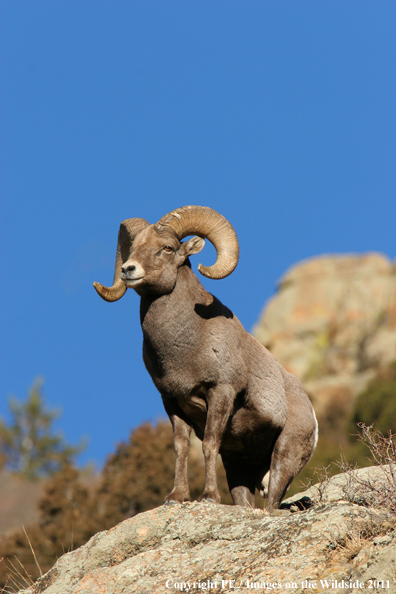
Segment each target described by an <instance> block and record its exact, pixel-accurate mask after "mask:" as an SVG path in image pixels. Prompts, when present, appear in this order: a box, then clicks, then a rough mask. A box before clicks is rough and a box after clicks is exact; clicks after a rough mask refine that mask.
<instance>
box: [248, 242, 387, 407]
mask: <svg viewBox="0 0 396 594" xmlns="http://www.w3.org/2000/svg"><path fill="white" fill-rule="evenodd" d="M253 334H254V336H255V337H256V338H257V339H258V340H259V341H260V342H261V343H262V344H263V345H264V346H266V347H267V348H269V350H270V351H271V352H272V353H273V354H274V356H275V357H276V358H277V359H278V360H279V361H280V363H282V365H283V366H284V367H285V368H286V369H288V371H290V372H291V373H294V374H295V375H296V376H297V377H298V378H299V379H300V380H301V381H302V383H303V385H304V387H305V389H306V390H307V391H308V393H309V394H310V395H311V396H312V399H313V402H314V405H315V408H316V411H317V413H318V414H319V415H320V414H321V411H322V410H323V409H324V408H325V407H326V406H327V405H328V403H329V402H331V401H332V399H333V397H334V395H335V394H336V393H337V394H338V393H339V392H340V390H341V391H342V394H343V398H349V399H353V398H354V397H355V396H356V395H357V394H358V393H359V392H361V391H362V390H363V389H364V388H365V387H366V386H367V384H368V382H369V381H370V380H371V379H372V378H373V377H374V376H375V375H376V372H377V370H378V368H380V367H384V366H386V365H388V364H389V363H391V362H393V361H395V360H396V273H395V266H394V264H393V263H392V262H391V261H390V260H389V258H387V257H386V256H384V255H382V254H377V253H368V254H363V255H356V254H350V255H326V256H320V257H317V258H312V259H310V260H307V261H305V262H301V263H299V264H297V265H295V266H293V267H292V268H291V269H290V270H288V271H287V272H286V274H285V275H284V276H283V277H282V278H281V280H280V282H279V287H278V291H277V292H276V294H275V295H274V296H273V297H272V299H270V301H269V302H268V303H267V305H266V306H265V309H264V311H263V313H262V315H261V317H260V319H259V321H258V323H257V325H256V326H255V328H254V329H253Z"/></svg>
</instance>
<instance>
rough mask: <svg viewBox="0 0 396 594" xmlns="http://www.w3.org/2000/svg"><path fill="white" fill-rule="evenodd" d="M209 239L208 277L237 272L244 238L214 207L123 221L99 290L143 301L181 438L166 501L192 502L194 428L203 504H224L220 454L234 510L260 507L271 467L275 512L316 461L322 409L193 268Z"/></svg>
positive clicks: (147, 348)
mask: <svg viewBox="0 0 396 594" xmlns="http://www.w3.org/2000/svg"><path fill="white" fill-rule="evenodd" d="M193 234H194V235H195V237H192V238H191V239H189V240H188V241H185V242H182V241H181V240H182V239H183V238H185V237H187V236H189V235H193ZM204 238H207V239H208V240H209V241H210V242H211V243H212V244H213V245H214V247H215V248H216V251H217V260H216V262H215V264H214V265H213V266H210V267H204V266H202V265H201V264H200V265H199V266H198V270H199V271H200V273H201V274H203V275H204V276H206V277H208V278H213V279H220V278H224V277H226V276H228V275H229V274H231V272H232V271H233V270H234V268H235V266H236V265H237V262H238V257H239V247H238V240H237V237H236V234H235V231H234V229H233V227H232V226H231V224H230V223H229V222H228V221H227V220H226V219H225V218H224V217H223V216H222V215H221V214H219V213H218V212H216V211H214V210H213V209H211V208H208V207H202V206H185V207H183V208H180V209H177V210H174V211H172V212H170V213H169V214H167V215H166V216H164V217H163V218H162V219H161V220H160V221H159V222H158V223H156V224H155V225H150V224H149V223H148V222H147V221H146V220H144V219H138V218H135V219H128V220H125V221H123V222H122V223H121V226H120V230H119V234H118V245H117V254H116V264H115V274H114V282H113V286H112V287H104V286H103V285H101V284H99V283H94V287H95V289H96V291H97V292H98V293H99V295H100V296H101V297H102V298H103V299H105V300H106V301H116V300H118V299H120V298H121V297H122V296H123V295H124V294H125V292H126V290H127V288H132V289H134V290H135V291H136V293H138V295H139V296H140V320H141V326H142V330H143V359H144V363H145V365H146V368H147V370H148V372H149V374H150V375H151V377H152V380H153V382H154V384H155V386H156V387H157V389H158V390H159V392H160V394H161V396H162V400H163V404H164V407H165V410H166V412H167V414H168V415H169V418H170V421H171V423H172V427H173V435H174V450H175V456H176V462H175V466H176V468H175V483H174V488H173V490H172V492H171V493H170V494H169V495H168V496H167V497H166V498H165V502H167V503H173V502H175V503H182V502H183V501H186V500H188V499H189V498H190V491H189V486H188V480H187V459H188V453H189V448H190V434H191V430H192V429H194V431H195V433H196V435H197V436H198V437H199V439H200V440H202V442H203V443H202V448H203V454H204V458H205V487H204V491H203V494H202V495H201V497H200V500H207V501H213V502H219V501H220V494H219V490H218V487H217V478H216V459H217V456H218V454H219V453H220V455H221V458H222V460H223V464H224V468H225V471H226V475H227V482H228V486H229V489H230V492H231V496H232V499H233V501H234V503H235V504H236V505H243V506H252V507H254V493H255V489H256V488H258V489H259V490H260V491H261V493H264V491H265V481H264V477H265V475H266V474H267V473H268V471H270V481H269V487H268V502H267V509H268V510H269V511H270V510H272V509H276V508H278V507H279V505H280V502H281V500H282V497H283V496H284V494H285V492H286V490H287V489H288V487H289V485H290V483H291V482H292V480H293V479H294V477H295V476H296V475H297V474H298V473H299V472H300V470H301V469H302V468H303V467H304V466H305V464H306V463H307V462H308V460H309V459H310V457H311V456H312V453H313V451H314V448H315V445H316V441H317V434H318V431H317V422H316V418H315V413H314V411H313V408H312V405H311V403H310V401H309V398H308V396H307V395H306V394H305V392H304V390H303V388H302V386H301V384H300V382H299V381H298V379H297V378H296V377H295V376H293V375H291V374H290V373H288V372H287V371H285V369H283V367H282V366H281V365H280V363H278V361H277V360H276V359H275V358H274V357H273V356H272V354H271V353H270V352H269V351H268V350H267V349H266V348H265V347H264V346H262V345H261V344H260V343H259V342H258V341H257V340H255V338H253V337H252V336H251V335H250V334H248V333H247V332H246V330H245V329H244V328H243V326H242V325H241V323H240V322H239V320H238V319H237V318H236V317H235V316H234V314H233V313H232V312H231V311H230V310H229V309H228V308H227V307H226V306H224V305H223V304H222V303H221V302H220V301H219V300H218V299H216V297H214V296H213V295H211V294H210V293H208V292H207V291H206V290H205V289H204V288H203V286H202V285H201V283H200V282H199V280H198V278H197V277H196V275H195V274H194V273H193V271H192V270H191V265H190V261H189V256H191V255H193V254H197V253H198V252H200V251H201V250H202V248H203V246H204V243H205V241H204ZM254 280H255V279H254V277H253V278H252V283H254ZM245 290H246V291H248V290H251V287H250V288H249V287H246V288H245Z"/></svg>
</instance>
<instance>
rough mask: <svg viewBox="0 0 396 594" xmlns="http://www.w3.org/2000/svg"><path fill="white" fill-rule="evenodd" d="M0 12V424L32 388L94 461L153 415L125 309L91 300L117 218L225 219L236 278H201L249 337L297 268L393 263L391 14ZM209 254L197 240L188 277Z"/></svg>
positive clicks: (156, 403)
mask: <svg viewBox="0 0 396 594" xmlns="http://www.w3.org/2000/svg"><path fill="white" fill-rule="evenodd" d="M0 12H1V18H0V23H1V24H0V28H1V30H0V48H1V51H0V66H1V80H2V84H1V89H0V93H1V96H0V100H1V114H2V117H1V122H0V126H1V130H0V136H1V141H0V142H1V182H0V183H1V210H2V217H1V234H0V235H1V251H2V279H3V290H2V292H1V297H0V299H1V315H2V318H3V320H2V328H3V338H2V341H1V342H2V344H1V349H2V352H1V359H2V373H1V376H0V388H1V389H0V415H6V412H7V397H8V396H9V395H10V394H15V395H16V396H17V397H18V398H24V397H25V395H26V392H27V389H28V387H29V386H30V385H31V384H32V382H33V380H34V378H35V377H37V376H43V377H44V378H45V388H44V394H45V397H46V400H47V402H48V404H49V405H50V406H53V407H61V408H62V409H63V415H62V417H61V418H60V420H59V421H58V424H57V427H58V428H59V429H61V430H62V431H63V432H64V434H65V437H66V439H67V440H69V441H70V442H74V443H75V442H77V441H78V439H79V438H80V437H81V436H82V435H86V436H88V437H89V439H90V443H89V446H88V448H87V450H86V452H85V454H84V455H83V456H81V458H80V462H81V463H85V462H86V461H88V460H96V462H97V464H98V465H99V466H100V465H101V464H102V463H103V461H104V459H105V457H106V455H108V454H110V453H111V452H113V451H114V448H115V445H116V443H117V442H119V441H121V440H122V439H127V437H128V435H129V432H130V430H131V429H132V428H133V427H136V426H137V425H139V424H140V423H141V422H142V421H144V420H156V419H158V418H160V417H164V412H163V408H162V402H161V398H160V396H159V394H158V393H157V391H156V389H155V388H154V386H153V384H152V382H151V379H150V377H149V376H148V374H147V372H146V370H145V368H144V365H143V362H142V358H141V330H140V326H139V320H138V317H139V316H138V308H139V300H138V297H137V295H136V294H135V293H133V292H132V291H128V292H127V294H126V296H125V297H124V298H123V299H122V300H120V301H119V302H117V303H113V304H108V303H105V302H104V301H102V300H101V299H100V298H99V297H98V296H97V295H96V293H95V291H94V289H93V287H92V282H93V281H99V282H101V283H103V284H107V285H108V284H111V281H112V278H113V266H114V257H115V247H116V239H117V232H118V227H119V224H120V222H121V221H122V220H123V219H125V218H130V217H143V218H146V219H147V220H149V221H150V222H156V221H157V220H158V219H160V218H161V217H162V216H163V215H164V214H166V213H167V212H169V211H170V210H172V209H174V208H177V207H180V206H184V205H186V204H200V205H205V206H210V207H212V208H215V209H216V210H218V211H220V212H221V213H222V214H223V215H224V216H226V217H227V218H228V219H229V220H230V222H231V223H232V224H233V226H234V228H235V230H236V232H237V235H238V238H239V241H240V248H241V256H240V261H239V264H238V266H237V268H236V270H235V272H234V273H233V274H232V275H231V276H230V277H228V278H227V279H224V280H222V281H213V280H209V279H206V278H204V277H200V280H201V282H202V283H203V285H204V286H205V287H206V288H207V289H208V290H209V291H210V292H212V293H214V294H216V295H217V297H219V298H220V299H221V300H222V301H223V302H225V303H226V304H227V305H228V306H229V307H230V308H231V309H232V310H233V311H234V313H235V314H236V315H237V316H238V317H239V319H240V320H241V321H242V323H243V324H244V326H245V327H246V328H247V329H248V330H249V329H251V328H252V326H253V324H254V323H255V322H256V320H257V318H258V316H259V314H260V311H261V310H262V308H263V306H264V303H265V302H266V300H268V298H269V297H270V296H271V295H272V294H273V292H274V290H275V287H276V282H277V280H278V279H279V277H280V276H281V275H282V274H283V273H284V272H285V270H286V269H287V268H288V267H289V266H291V265H293V264H294V263H296V262H298V261H299V260H301V259H303V258H309V257H311V256H315V255H318V254H323V253H335V252H337V253H340V252H341V253H342V252H366V251H379V252H383V253H385V254H387V255H388V256H389V257H390V258H392V259H393V258H395V256H396V245H395V222H396V216H395V215H396V201H395V198H396V192H395V190H396V179H395V165H396V129H395V128H396V126H395V124H396V117H395V105H396V82H395V81H396V78H395V69H396V66H395V65H396V51H395V50H396V35H395V30H396V5H395V3H394V2H393V1H392V2H391V1H386V0H382V1H381V2H372V1H371V0H370V1H369V2H368V1H365V0H359V2H357V1H352V0H350V1H349V2H346V1H345V0H343V1H337V0H323V1H321V2H318V1H317V0H312V1H308V0H306V1H304V0H301V1H299V2H295V1H294V0H289V1H284V0H277V1H276V2H268V1H266V0H260V1H254V0H252V1H250V2H241V1H238V2H236V1H234V0H226V1H225V0H216V1H213V0H212V1H211V2H208V1H200V2H192V1H183V2H182V1H173V0H170V1H166V2H165V1H164V0H163V1H158V0H153V1H151V0H144V2H143V1H136V2H131V1H115V2H105V1H104V0H102V1H100V0H95V1H91V0H83V1H81V0H79V1H78V2H76V1H73V0H68V1H67V2H60V1H57V0H50V1H43V0H35V1H34V2H28V1H27V0H26V1H21V0H13V1H12V2H5V1H2V2H1V3H0ZM213 259H214V251H213V249H212V248H211V247H210V246H209V245H208V242H207V243H206V246H205V249H204V251H203V252H201V254H199V255H198V256H195V257H194V261H193V268H195V269H196V266H197V264H198V263H199V262H202V263H203V264H206V265H209V264H211V263H212V262H213ZM198 275H199V273H198ZM199 276H200V275H199Z"/></svg>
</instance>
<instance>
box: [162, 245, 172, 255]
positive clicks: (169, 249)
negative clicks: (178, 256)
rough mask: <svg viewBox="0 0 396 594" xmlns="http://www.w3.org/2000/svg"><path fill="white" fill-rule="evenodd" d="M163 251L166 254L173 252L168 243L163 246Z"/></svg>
mask: <svg viewBox="0 0 396 594" xmlns="http://www.w3.org/2000/svg"><path fill="white" fill-rule="evenodd" d="M164 251H165V252H166V253H167V254H170V253H171V252H173V248H171V246H170V245H166V246H165V247H164Z"/></svg>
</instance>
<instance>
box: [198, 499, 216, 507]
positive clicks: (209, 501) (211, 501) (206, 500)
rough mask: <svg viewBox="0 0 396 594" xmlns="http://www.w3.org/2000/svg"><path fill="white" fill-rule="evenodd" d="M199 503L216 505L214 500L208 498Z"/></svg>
mask: <svg viewBox="0 0 396 594" xmlns="http://www.w3.org/2000/svg"><path fill="white" fill-rule="evenodd" d="M200 501H201V503H214V504H216V505H217V501H215V500H214V499H211V498H210V497H205V499H201V500H200Z"/></svg>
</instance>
